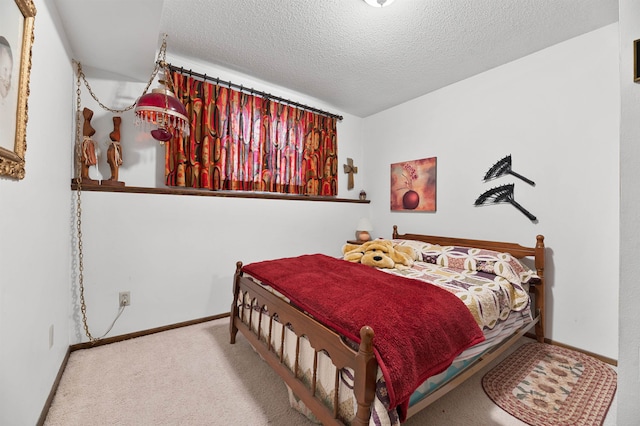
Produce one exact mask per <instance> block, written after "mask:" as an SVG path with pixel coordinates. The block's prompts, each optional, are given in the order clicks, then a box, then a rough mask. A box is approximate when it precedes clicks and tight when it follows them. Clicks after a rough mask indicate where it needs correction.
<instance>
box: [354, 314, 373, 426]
mask: <svg viewBox="0 0 640 426" xmlns="http://www.w3.org/2000/svg"><path fill="white" fill-rule="evenodd" d="M373 337H374V333H373V329H372V328H371V327H369V326H368V325H365V326H364V327H362V328H361V329H360V339H361V340H360V348H359V349H358V355H356V371H355V372H354V375H355V378H354V383H353V393H354V395H355V398H356V401H357V402H358V411H357V413H356V418H355V419H353V424H354V425H362V426H365V425H368V424H369V418H370V417H371V403H372V402H373V399H374V398H375V396H376V373H377V372H378V361H377V360H376V356H375V354H374V353H373Z"/></svg>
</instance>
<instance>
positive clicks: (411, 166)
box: [391, 157, 437, 212]
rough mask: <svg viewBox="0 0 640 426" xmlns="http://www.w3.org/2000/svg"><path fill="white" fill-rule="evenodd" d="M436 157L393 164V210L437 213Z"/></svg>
mask: <svg viewBox="0 0 640 426" xmlns="http://www.w3.org/2000/svg"><path fill="white" fill-rule="evenodd" d="M436 182H437V180H436V157H431V158H423V159H421V160H413V161H405V162H402V163H394V164H391V210H392V211H393V210H404V211H422V212H435V211H436Z"/></svg>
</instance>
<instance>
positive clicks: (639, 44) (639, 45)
mask: <svg viewBox="0 0 640 426" xmlns="http://www.w3.org/2000/svg"><path fill="white" fill-rule="evenodd" d="M638 61H640V39H638V40H635V41H634V42H633V81H635V82H636V83H640V67H638Z"/></svg>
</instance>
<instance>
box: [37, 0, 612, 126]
mask: <svg viewBox="0 0 640 426" xmlns="http://www.w3.org/2000/svg"><path fill="white" fill-rule="evenodd" d="M49 1H50V2H53V4H55V5H56V6H57V8H58V10H59V11H60V16H61V22H62V24H63V26H64V28H65V31H66V32H67V34H68V36H69V39H70V44H71V48H72V50H73V54H74V56H75V58H76V59H77V60H80V61H82V62H86V63H88V64H90V65H91V66H93V67H97V68H102V69H106V70H108V71H113V72H118V73H120V74H123V75H133V76H136V77H139V78H140V79H141V80H145V79H146V78H148V75H149V73H150V70H151V69H152V67H153V61H154V60H155V54H156V51H157V48H158V47H159V44H160V41H161V38H162V37H161V34H163V33H167V34H168V35H169V44H168V55H169V56H172V55H176V56H181V57H184V58H192V59H194V60H197V61H204V62H207V63H212V64H216V65H220V66H223V67H226V68H229V69H232V70H235V71H239V72H241V73H244V74H247V75H250V76H252V77H255V78H257V79H260V80H263V81H265V82H268V83H272V84H276V85H279V86H284V87H286V88H288V89H291V90H294V91H297V92H300V93H302V94H305V95H308V96H310V97H313V98H316V99H319V100H321V101H323V102H326V103H327V104H328V105H330V106H331V107H333V108H335V109H336V110H339V111H342V112H345V113H349V114H353V115H356V116H359V117H366V116H368V115H371V114H374V113H376V112H379V111H382V110H384V109H387V108H389V107H392V106H394V105H398V104H400V103H403V102H405V101H407V100H410V99H413V98H415V97H418V96H421V95H423V94H425V93H428V92H431V91H433V90H436V89H439V88H441V87H444V86H447V85H449V84H451V83H454V82H456V81H460V80H462V79H465V78H468V77H470V76H472V75H475V74H478V73H480V72H483V71H486V70H488V69H491V68H494V67H496V66H499V65H502V64H505V63H507V62H510V61H513V60H515V59H518V58H521V57H523V56H526V55H528V54H531V53H533V52H536V51H538V50H541V49H544V48H546V47H549V46H551V45H554V44H556V43H559V42H562V41H565V40H567V39H569V38H572V37H575V36H577V35H580V34H584V33H586V32H589V31H592V30H594V29H597V28H600V27H602V26H604V25H608V24H610V23H613V22H617V20H618V2H617V0H396V1H395V2H394V3H393V4H392V5H390V6H388V7H385V8H372V7H370V6H368V5H367V4H366V3H365V2H364V1H362V0H295V1H291V0H289V1H283V0H213V1H212V0H164V1H159V0H49ZM141 10H145V12H141ZM96 16H101V17H102V19H95V17H96ZM158 16H160V18H159V19H158ZM125 18H126V19H125ZM87 21H88V22H90V23H91V27H90V29H85V30H80V29H79V28H78V26H79V25H80V23H82V22H87ZM100 25H102V26H104V28H101V27H100ZM114 27H115V28H117V30H116V31H115V33H116V34H118V40H124V41H121V42H120V43H115V42H114V39H113V38H112V37H113V34H114V31H113V29H114ZM141 28H143V29H141ZM78 37H81V40H82V42H80V41H79V40H77V38H78ZM149 40H153V43H151V42H149ZM150 44H151V45H150ZM110 52H111V54H114V55H120V56H121V57H122V56H123V55H124V56H125V57H127V58H128V60H127V61H120V62H119V65H118V67H117V69H110V67H112V68H113V65H110V64H109V62H108V61H107V60H105V59H104V58H106V57H107V56H108V55H109V53H110ZM175 65H180V64H175ZM145 66H146V71H145V72H144V73H141V72H140V71H139V68H144V67H145ZM136 67H137V68H136ZM194 71H198V70H194ZM274 94H275V95H278V93H274ZM307 103H308V102H307Z"/></svg>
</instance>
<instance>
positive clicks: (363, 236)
mask: <svg viewBox="0 0 640 426" xmlns="http://www.w3.org/2000/svg"><path fill="white" fill-rule="evenodd" d="M371 231H373V225H372V224H371V221H370V220H369V218H366V217H363V218H361V219H360V220H359V221H358V226H356V239H357V240H358V241H369V240H370V239H371V234H370V233H369V232H371Z"/></svg>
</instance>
